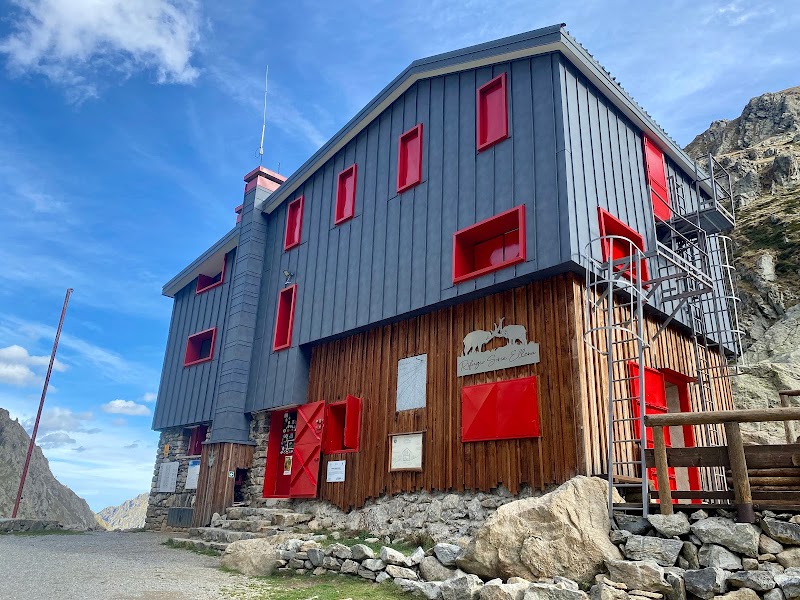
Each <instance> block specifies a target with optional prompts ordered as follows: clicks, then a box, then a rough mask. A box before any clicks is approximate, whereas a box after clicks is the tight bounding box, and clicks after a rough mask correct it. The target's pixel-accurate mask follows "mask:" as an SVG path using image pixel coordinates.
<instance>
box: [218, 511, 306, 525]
mask: <svg viewBox="0 0 800 600" xmlns="http://www.w3.org/2000/svg"><path fill="white" fill-rule="evenodd" d="M313 518H314V517H313V516H312V515H307V514H305V513H298V512H294V511H291V510H287V509H280V508H259V507H251V506H234V507H231V508H228V509H227V510H226V511H225V517H223V519H222V522H221V523H220V524H219V526H220V527H225V522H230V521H243V520H250V521H259V520H260V521H270V523H271V524H272V525H277V526H279V527H292V526H294V525H301V524H303V523H308V522H309V521H310V520H311V519H313Z"/></svg>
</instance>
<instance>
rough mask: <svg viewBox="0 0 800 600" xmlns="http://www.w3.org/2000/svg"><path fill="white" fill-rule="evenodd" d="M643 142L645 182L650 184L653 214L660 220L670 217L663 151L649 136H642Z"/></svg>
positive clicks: (670, 210) (670, 209) (666, 219)
mask: <svg viewBox="0 0 800 600" xmlns="http://www.w3.org/2000/svg"><path fill="white" fill-rule="evenodd" d="M642 140H643V144H644V165H645V170H646V171H647V184H648V185H649V186H650V202H651V203H652V205H653V215H655V217H656V219H659V220H660V221H668V220H669V219H671V218H672V208H671V203H670V198H669V187H668V186H667V172H666V167H665V166H664V153H663V152H662V151H661V148H659V147H658V146H656V145H655V143H653V140H651V139H650V138H649V137H647V136H646V135H645V136H642Z"/></svg>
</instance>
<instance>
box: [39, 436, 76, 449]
mask: <svg viewBox="0 0 800 600" xmlns="http://www.w3.org/2000/svg"><path fill="white" fill-rule="evenodd" d="M76 443H77V442H76V441H75V440H74V439H73V438H71V437H70V436H69V435H67V434H66V433H64V432H58V433H48V434H47V435H45V436H42V437H41V438H38V439H37V440H36V445H37V446H39V447H41V448H44V449H49V448H63V447H64V446H68V445H70V444H76Z"/></svg>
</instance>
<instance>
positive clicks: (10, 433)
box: [0, 408, 97, 529]
mask: <svg viewBox="0 0 800 600" xmlns="http://www.w3.org/2000/svg"><path fill="white" fill-rule="evenodd" d="M29 443H30V437H29V436H28V434H27V432H26V431H25V429H24V428H23V427H22V425H20V424H19V423H18V422H17V421H16V420H12V419H11V417H10V416H9V414H8V411H7V410H5V409H2V408H0V457H2V460H0V515H3V516H6V517H10V516H11V512H12V510H13V507H14V500H15V499H16V495H17V487H18V486H19V477H20V474H21V473H22V467H23V464H24V463H25V455H26V454H27V451H28V444H29ZM18 516H19V517H20V518H23V519H46V520H50V521H58V522H59V523H61V524H62V525H64V526H65V527H70V528H76V529H93V528H95V527H96V526H97V523H96V521H95V517H94V512H92V510H91V509H90V508H89V505H88V504H87V503H86V501H85V500H84V499H83V498H80V497H78V496H77V495H76V494H75V492H73V491H72V490H70V489H69V488H68V487H67V486H65V485H63V484H62V483H60V482H59V481H58V480H57V479H56V478H55V477H54V476H53V474H52V473H51V472H50V465H49V463H48V462H47V459H46V458H45V456H44V454H43V453H42V450H41V448H39V447H38V446H36V448H35V449H34V451H33V455H32V456H31V464H30V468H29V470H28V478H27V480H26V482H25V490H24V493H23V496H22V503H21V504H20V510H19V514H18Z"/></svg>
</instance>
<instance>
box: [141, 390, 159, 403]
mask: <svg viewBox="0 0 800 600" xmlns="http://www.w3.org/2000/svg"><path fill="white" fill-rule="evenodd" d="M157 398H158V394H156V393H154V392H147V393H145V395H144V396H142V402H155V401H156V399H157Z"/></svg>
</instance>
